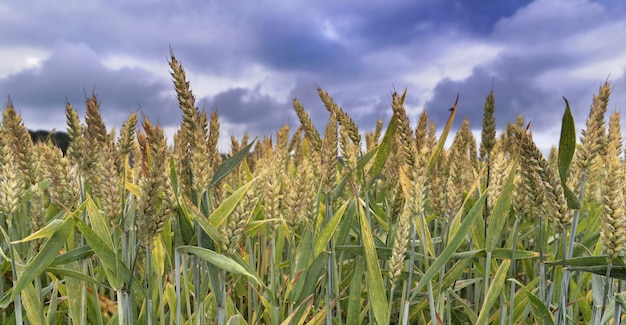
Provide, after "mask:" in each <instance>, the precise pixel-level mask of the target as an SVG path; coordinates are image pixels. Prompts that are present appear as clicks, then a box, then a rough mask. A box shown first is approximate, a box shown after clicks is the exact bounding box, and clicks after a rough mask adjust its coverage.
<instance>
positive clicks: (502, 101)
mask: <svg viewBox="0 0 626 325" xmlns="http://www.w3.org/2000/svg"><path fill="white" fill-rule="evenodd" d="M170 47H171V48H172V49H173V51H174V54H175V55H176V57H177V59H178V60H179V61H180V62H181V63H182V64H183V66H184V67H185V69H186V71H187V75H188V78H189V80H190V83H191V87H192V90H193V92H194V93H195V95H196V97H197V106H198V107H199V108H201V109H202V108H204V109H206V110H207V111H211V110H213V109H216V110H217V112H218V114H219V117H220V120H221V124H222V129H221V133H222V135H223V140H226V139H228V138H230V135H236V136H240V135H242V134H243V132H245V131H248V132H249V133H250V134H251V135H253V136H254V135H261V136H262V135H271V134H272V133H273V132H275V131H276V130H277V129H278V128H279V127H280V126H281V125H282V124H284V123H289V124H291V125H292V126H294V127H296V126H297V124H298V121H297V117H296V116H295V114H294V113H293V109H292V107H291V98H292V96H295V97H296V98H298V99H300V101H301V102H302V103H303V104H304V105H305V108H306V109H307V110H308V111H309V114H311V116H312V117H313V120H314V122H315V123H316V125H317V126H318V128H320V129H323V127H324V124H325V121H326V119H327V113H326V111H325V110H324V108H323V106H322V104H321V102H320V101H319V99H318V98H317V93H316V91H315V86H316V85H319V86H321V87H322V88H324V89H326V90H327V91H328V92H329V93H330V94H331V96H333V98H334V99H335V101H336V102H338V103H339V104H340V106H342V107H343V108H344V109H345V110H346V111H347V112H349V114H350V115H351V116H352V117H353V118H354V119H355V120H356V121H357V123H358V124H359V127H360V128H361V130H362V131H366V130H372V129H373V127H374V125H375V123H376V119H377V118H383V119H385V121H388V120H389V117H390V115H391V114H390V112H391V109H390V101H391V96H390V95H391V93H392V92H393V91H394V89H395V90H398V91H402V90H403V89H405V88H407V89H408V93H407V102H406V106H407V110H408V111H409V112H410V114H411V118H412V121H414V122H415V121H416V120H417V116H418V115H419V114H420V112H421V110H422V109H423V108H424V107H426V110H427V112H428V114H429V115H430V116H431V117H432V118H433V119H434V120H435V122H436V123H437V124H438V126H442V125H443V124H444V123H445V120H446V118H447V114H448V108H449V107H450V106H451V105H452V103H453V102H454V99H455V97H456V95H457V93H458V94H459V95H460V101H459V115H458V117H457V118H458V121H457V124H456V125H458V124H460V120H461V119H462V118H464V117H469V118H470V120H471V123H472V126H473V127H474V128H475V129H477V130H478V129H480V124H481V118H482V108H483V103H484V99H485V97H486V95H487V94H488V93H489V91H490V89H491V88H492V85H493V89H494V93H495V97H496V118H497V124H498V127H499V128H501V127H503V126H504V125H505V123H506V122H507V121H515V118H516V116H517V115H518V114H520V113H521V114H522V115H523V116H524V117H525V118H526V120H532V121H533V124H534V132H535V138H536V139H537V140H538V142H539V141H540V142H541V143H540V144H541V145H542V146H543V147H544V148H547V147H549V145H551V144H553V143H556V141H557V139H558V133H559V130H560V119H561V115H562V113H563V110H564V102H563V100H562V96H565V97H567V98H568V99H569V100H570V103H571V104H572V109H573V110H574V114H575V121H576V124H577V130H578V132H580V128H581V127H582V126H583V125H584V122H585V118H586V116H587V115H588V110H589V107H590V104H591V99H592V96H593V94H594V93H597V91H598V87H599V86H600V85H601V84H602V83H603V82H604V81H605V80H606V79H607V78H608V79H609V80H610V81H611V82H612V84H613V95H612V97H611V101H610V103H609V105H610V106H609V112H612V111H614V110H617V111H621V110H622V109H623V107H624V105H626V80H625V77H624V69H625V68H626V5H625V4H623V3H622V1H618V0H615V1H610V0H609V1H590V0H534V1H530V0H508V1H500V0H481V1H478V0H477V1H460V0H458V1H454V0H392V1H371V2H368V1H362V0H343V1H336V0H333V1H326V0H320V1H301V0H273V1H270V0H262V1H258V0H254V1H252V0H241V1H211V0H134V1H121V0H112V1H91V0H87V1H85V0H64V1H47V0H32V1H4V2H2V3H0V102H2V103H6V101H7V98H8V96H10V97H11V100H12V101H13V103H14V105H15V106H16V108H17V109H18V110H19V112H20V113H21V114H22V116H23V118H24V121H25V123H26V126H27V127H28V128H31V129H41V128H55V129H57V130H64V129H65V116H64V105H65V102H66V100H67V101H69V102H70V103H72V104H73V105H74V107H75V108H76V109H77V110H78V111H79V113H80V114H81V116H82V115H83V113H84V100H85V94H87V95H90V94H91V93H92V91H95V93H96V94H97V95H98V98H99V99H100V101H101V110H102V113H103V116H104V118H105V122H106V123H107V126H108V127H109V128H112V127H115V128H116V129H119V126H120V125H121V123H122V122H123V120H124V119H125V118H126V117H127V116H128V115H129V114H130V113H131V112H134V111H136V110H137V109H139V108H140V109H141V110H142V111H143V112H144V113H145V114H146V115H147V116H148V117H149V118H150V119H151V120H153V121H158V122H159V123H161V124H162V125H164V126H165V127H166V130H168V132H169V133H170V134H171V133H172V132H174V131H175V130H176V129H177V128H178V125H179V123H180V116H181V114H180V110H179V108H178V105H177V102H176V97H175V93H174V90H173V85H172V82H171V79H170V76H169V72H170V71H169V66H168V61H167V60H168V55H169V49H170ZM3 105H4V104H3ZM227 143H228V142H227V141H223V142H222V144H223V149H227V145H226V144H227Z"/></svg>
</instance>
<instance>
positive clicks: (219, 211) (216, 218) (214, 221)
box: [205, 156, 255, 231]
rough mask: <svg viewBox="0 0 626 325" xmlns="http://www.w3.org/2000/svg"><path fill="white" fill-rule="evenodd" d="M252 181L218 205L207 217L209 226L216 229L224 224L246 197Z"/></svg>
mask: <svg viewBox="0 0 626 325" xmlns="http://www.w3.org/2000/svg"><path fill="white" fill-rule="evenodd" d="M233 157H234V156H233ZM254 181H255V180H254V179H253V180H252V181H250V182H248V183H246V184H245V185H243V186H241V187H240V188H238V189H237V190H236V191H235V192H234V193H233V194H231V195H230V196H229V197H228V198H226V199H225V200H224V201H223V202H222V204H220V205H219V206H218V207H217V208H216V209H215V210H214V211H213V212H211V215H209V222H210V223H211V225H213V226H214V227H215V228H217V227H219V226H220V225H221V224H222V223H223V222H224V220H226V219H227V218H228V216H229V215H230V214H231V213H232V212H233V210H235V208H236V207H237V204H239V202H240V201H241V200H242V199H243V197H244V196H245V195H246V193H247V192H248V190H249V189H250V187H251V186H252V183H253V182H254ZM205 231H206V230H205Z"/></svg>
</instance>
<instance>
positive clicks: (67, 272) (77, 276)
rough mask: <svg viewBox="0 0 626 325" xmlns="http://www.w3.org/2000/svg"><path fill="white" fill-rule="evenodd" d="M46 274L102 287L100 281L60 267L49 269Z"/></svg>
mask: <svg viewBox="0 0 626 325" xmlns="http://www.w3.org/2000/svg"><path fill="white" fill-rule="evenodd" d="M46 272H50V273H52V274H54V275H61V276H63V277H65V278H74V279H76V280H80V281H84V282H89V283H92V284H96V285H99V286H101V285H102V283H101V282H100V281H98V280H96V279H94V278H93V277H90V276H88V275H87V274H84V273H83V272H80V271H76V270H72V269H66V268H61V267H49V268H47V269H46ZM107 287H108V286H107Z"/></svg>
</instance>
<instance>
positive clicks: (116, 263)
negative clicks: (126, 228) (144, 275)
mask: <svg viewBox="0 0 626 325" xmlns="http://www.w3.org/2000/svg"><path fill="white" fill-rule="evenodd" d="M74 222H75V223H76V227H77V228H78V230H79V231H80V232H81V233H82V234H83V237H84V238H85V241H87V244H88V245H89V246H90V247H91V248H92V249H93V251H94V252H95V253H96V255H97V256H98V258H99V259H100V263H102V265H103V266H104V267H105V268H106V269H107V272H108V273H109V275H111V273H112V272H115V273H116V276H115V278H119V279H120V280H121V281H122V282H123V285H125V286H127V285H128V282H129V281H132V279H133V276H132V275H131V272H130V269H129V268H128V267H127V266H126V264H124V261H122V260H121V259H118V257H117V256H116V254H115V252H114V251H113V248H112V246H109V245H107V244H106V242H105V241H104V240H102V238H100V236H98V235H97V234H96V233H95V232H94V231H93V230H92V229H91V227H89V226H88V225H87V224H85V223H84V222H82V221H81V220H80V219H78V218H74ZM118 275H119V276H118ZM111 278H114V277H112V276H111ZM111 278H109V281H112V279H111ZM113 281H115V279H113ZM113 284H115V286H113ZM112 286H113V288H114V289H116V290H117V289H121V286H122V283H112ZM132 289H133V293H134V294H136V295H137V298H138V299H144V298H145V295H146V293H145V291H144V289H143V287H142V286H140V285H139V282H138V281H132Z"/></svg>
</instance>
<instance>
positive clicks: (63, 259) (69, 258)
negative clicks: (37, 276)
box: [50, 245, 94, 266]
mask: <svg viewBox="0 0 626 325" xmlns="http://www.w3.org/2000/svg"><path fill="white" fill-rule="evenodd" d="M93 253H94V252H93V249H91V247H89V246H87V245H85V246H81V247H79V248H76V249H73V250H71V251H69V252H66V253H64V254H62V255H59V256H57V257H55V258H54V261H52V263H50V266H57V265H63V264H67V263H71V262H75V261H80V260H82V259H85V258H87V257H90V256H92V255H93Z"/></svg>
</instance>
